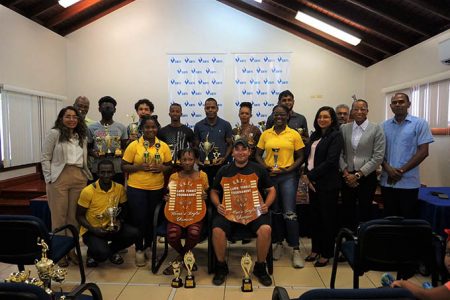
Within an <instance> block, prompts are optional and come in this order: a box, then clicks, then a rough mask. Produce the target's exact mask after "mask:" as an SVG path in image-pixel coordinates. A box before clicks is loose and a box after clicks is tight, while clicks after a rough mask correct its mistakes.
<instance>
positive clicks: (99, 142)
mask: <svg viewBox="0 0 450 300" xmlns="http://www.w3.org/2000/svg"><path fill="white" fill-rule="evenodd" d="M103 144H104V140H103V138H101V137H99V136H97V137H95V145H96V146H97V151H98V156H104V155H105V154H106V153H105V149H104V148H103Z"/></svg>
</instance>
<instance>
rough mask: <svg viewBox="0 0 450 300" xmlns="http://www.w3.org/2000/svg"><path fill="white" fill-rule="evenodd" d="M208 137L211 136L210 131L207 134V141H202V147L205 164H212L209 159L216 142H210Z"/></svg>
mask: <svg viewBox="0 0 450 300" xmlns="http://www.w3.org/2000/svg"><path fill="white" fill-rule="evenodd" d="M208 137H209V132H208V133H207V134H206V138H205V141H204V142H201V143H200V149H201V150H202V151H203V152H204V153H205V161H204V162H203V164H204V165H205V166H207V165H210V164H211V161H210V160H209V153H210V152H211V150H212V149H213V147H214V143H210V142H209V141H208Z"/></svg>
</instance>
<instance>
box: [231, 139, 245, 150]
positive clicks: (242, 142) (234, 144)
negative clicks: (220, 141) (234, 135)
mask: <svg viewBox="0 0 450 300" xmlns="http://www.w3.org/2000/svg"><path fill="white" fill-rule="evenodd" d="M239 144H240V145H242V146H244V147H245V148H248V142H247V140H246V139H237V140H235V141H234V143H233V147H236V146H237V145H239Z"/></svg>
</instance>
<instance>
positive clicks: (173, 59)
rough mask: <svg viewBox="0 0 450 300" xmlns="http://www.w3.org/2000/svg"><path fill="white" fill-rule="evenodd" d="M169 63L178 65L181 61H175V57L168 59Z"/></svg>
mask: <svg viewBox="0 0 450 300" xmlns="http://www.w3.org/2000/svg"><path fill="white" fill-rule="evenodd" d="M170 62H171V63H172V64H179V63H181V60H179V59H176V58H175V57H172V58H170Z"/></svg>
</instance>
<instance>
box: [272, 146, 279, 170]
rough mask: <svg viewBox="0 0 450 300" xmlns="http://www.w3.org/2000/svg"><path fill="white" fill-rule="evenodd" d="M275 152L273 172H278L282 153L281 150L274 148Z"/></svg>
mask: <svg viewBox="0 0 450 300" xmlns="http://www.w3.org/2000/svg"><path fill="white" fill-rule="evenodd" d="M272 152H273V168H272V170H274V171H277V170H279V169H280V167H279V166H278V152H280V148H272Z"/></svg>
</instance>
